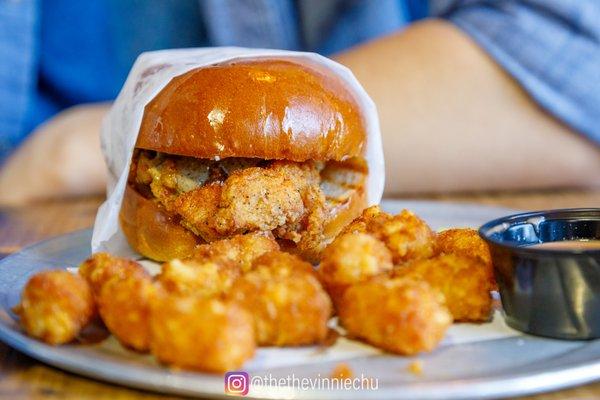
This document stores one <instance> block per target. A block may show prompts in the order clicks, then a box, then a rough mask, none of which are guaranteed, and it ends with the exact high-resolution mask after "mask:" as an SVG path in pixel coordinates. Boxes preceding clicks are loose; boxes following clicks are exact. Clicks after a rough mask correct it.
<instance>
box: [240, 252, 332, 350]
mask: <svg viewBox="0 0 600 400" xmlns="http://www.w3.org/2000/svg"><path fill="white" fill-rule="evenodd" d="M286 260H287V261H286ZM230 293H231V298H232V299H233V300H234V301H236V302H238V304H240V305H242V306H244V307H246V308H247V309H248V310H249V311H250V312H251V313H252V316H253V319H254V329H255V334H256V340H257V343H258V344H259V345H260V346H298V345H307V344H313V343H320V342H322V341H323V340H324V339H325V337H326V336H327V333H328V327H327V321H328V320H329V317H330V316H331V311H332V310H331V300H330V299H329V297H328V296H327V293H326V292H325V290H323V288H322V287H321V284H320V283H319V281H318V280H317V278H316V277H315V275H314V273H313V272H312V267H311V265H310V264H308V263H305V262H302V261H301V260H300V259H299V258H297V257H295V256H292V255H285V253H280V254H279V255H275V254H273V253H267V254H265V255H263V256H261V257H259V258H258V259H257V260H256V261H255V263H254V265H253V269H252V271H250V272H248V273H246V274H245V275H244V276H242V277H241V278H240V279H238V280H237V281H236V282H235V284H234V285H233V287H232V289H231V291H230Z"/></svg>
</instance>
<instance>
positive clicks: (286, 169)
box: [215, 162, 308, 234]
mask: <svg viewBox="0 0 600 400" xmlns="http://www.w3.org/2000/svg"><path fill="white" fill-rule="evenodd" d="M307 185H308V182H307V173H306V172H305V171H304V168H303V167H302V166H301V165H299V164H296V163H283V162H277V163H274V164H273V165H272V166H270V167H269V168H247V169H243V170H238V171H235V172H233V173H232V174H231V176H229V178H228V179H227V180H226V181H225V184H224V186H223V191H222V194H221V202H220V204H219V210H218V211H217V214H216V215H215V227H216V229H217V231H219V232H220V233H221V234H236V233H244V232H251V231H270V230H273V229H275V228H278V227H280V226H284V225H288V224H295V223H297V222H298V221H300V220H301V219H302V218H303V217H304V216H305V215H306V213H307V210H306V208H305V205H304V202H303V199H302V192H303V191H304V190H305V188H306V186H307Z"/></svg>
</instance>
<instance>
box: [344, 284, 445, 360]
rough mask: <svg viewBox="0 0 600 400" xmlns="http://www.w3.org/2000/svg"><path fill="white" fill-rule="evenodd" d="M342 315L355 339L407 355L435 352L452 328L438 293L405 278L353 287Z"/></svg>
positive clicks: (345, 300) (345, 297)
mask: <svg viewBox="0 0 600 400" xmlns="http://www.w3.org/2000/svg"><path fill="white" fill-rule="evenodd" d="M338 314H339V318H340V323H341V324H342V326H343V327H344V328H345V329H346V331H347V332H348V334H349V335H350V336H351V337H357V338H359V339H362V340H364V341H366V342H368V343H371V344H372V345H374V346H376V347H379V348H381V349H384V350H387V351H390V352H393V353H398V354H405V355H412V354H417V353H420V352H427V351H431V350H433V349H434V348H435V347H436V346H437V344H438V343H439V342H440V341H441V340H442V338H443V337H444V334H445V332H446V330H447V329H448V327H449V326H450V325H451V324H452V316H451V315H450V313H449V312H448V309H447V308H446V306H445V305H444V298H443V296H442V295H441V294H440V293H439V292H438V291H437V290H435V289H433V288H431V287H430V286H429V285H428V284H427V283H425V282H419V281H415V280H412V279H403V278H396V279H389V278H387V277H378V278H374V279H372V280H370V281H366V282H362V283H358V284H356V285H353V286H351V287H350V288H348V290H346V292H345V293H344V296H343V298H342V302H341V304H340V307H339V309H338Z"/></svg>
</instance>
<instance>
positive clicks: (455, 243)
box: [437, 228, 498, 290]
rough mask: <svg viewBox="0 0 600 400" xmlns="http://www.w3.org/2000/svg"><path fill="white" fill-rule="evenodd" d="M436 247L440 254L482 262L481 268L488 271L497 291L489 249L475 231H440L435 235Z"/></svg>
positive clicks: (466, 229)
mask: <svg viewBox="0 0 600 400" xmlns="http://www.w3.org/2000/svg"><path fill="white" fill-rule="evenodd" d="M437 246H438V250H439V251H440V252H441V253H446V254H457V255H464V256H469V257H477V258H480V259H481V260H482V261H483V266H484V267H485V268H487V269H488V270H489V271H490V276H491V277H492V279H493V285H494V290H498V289H497V285H496V281H495V279H494V266H493V264H492V255H491V254H490V248H489V246H488V244H487V243H486V242H485V241H484V240H483V239H482V238H481V237H480V236H479V233H478V232H477V231H476V230H475V229H468V228H465V229H448V230H445V231H442V232H440V233H438V235H437Z"/></svg>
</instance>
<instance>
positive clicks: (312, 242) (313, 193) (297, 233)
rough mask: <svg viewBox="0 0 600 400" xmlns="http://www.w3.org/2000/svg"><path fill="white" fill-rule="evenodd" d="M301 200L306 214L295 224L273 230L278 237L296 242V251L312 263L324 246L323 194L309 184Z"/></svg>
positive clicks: (316, 260)
mask: <svg viewBox="0 0 600 400" xmlns="http://www.w3.org/2000/svg"><path fill="white" fill-rule="evenodd" d="M302 201H303V202H304V205H305V207H306V209H307V214H306V215H305V216H304V218H303V219H302V220H300V221H299V222H298V223H296V224H290V225H286V226H283V227H279V228H277V229H275V230H274V231H273V232H274V233H275V235H276V236H277V237H278V238H280V239H286V240H290V241H291V242H293V243H295V244H296V249H295V251H296V252H300V253H301V254H302V255H303V257H304V258H305V259H306V260H307V261H310V262H312V263H315V264H316V263H318V262H319V260H320V258H321V253H322V251H323V249H324V248H325V244H326V243H325V235H324V230H323V225H324V223H325V220H326V219H327V214H326V209H325V207H326V205H325V196H324V195H323V192H321V190H320V189H319V187H318V186H316V185H310V186H308V187H307V188H306V190H305V191H304V192H303V194H302Z"/></svg>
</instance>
